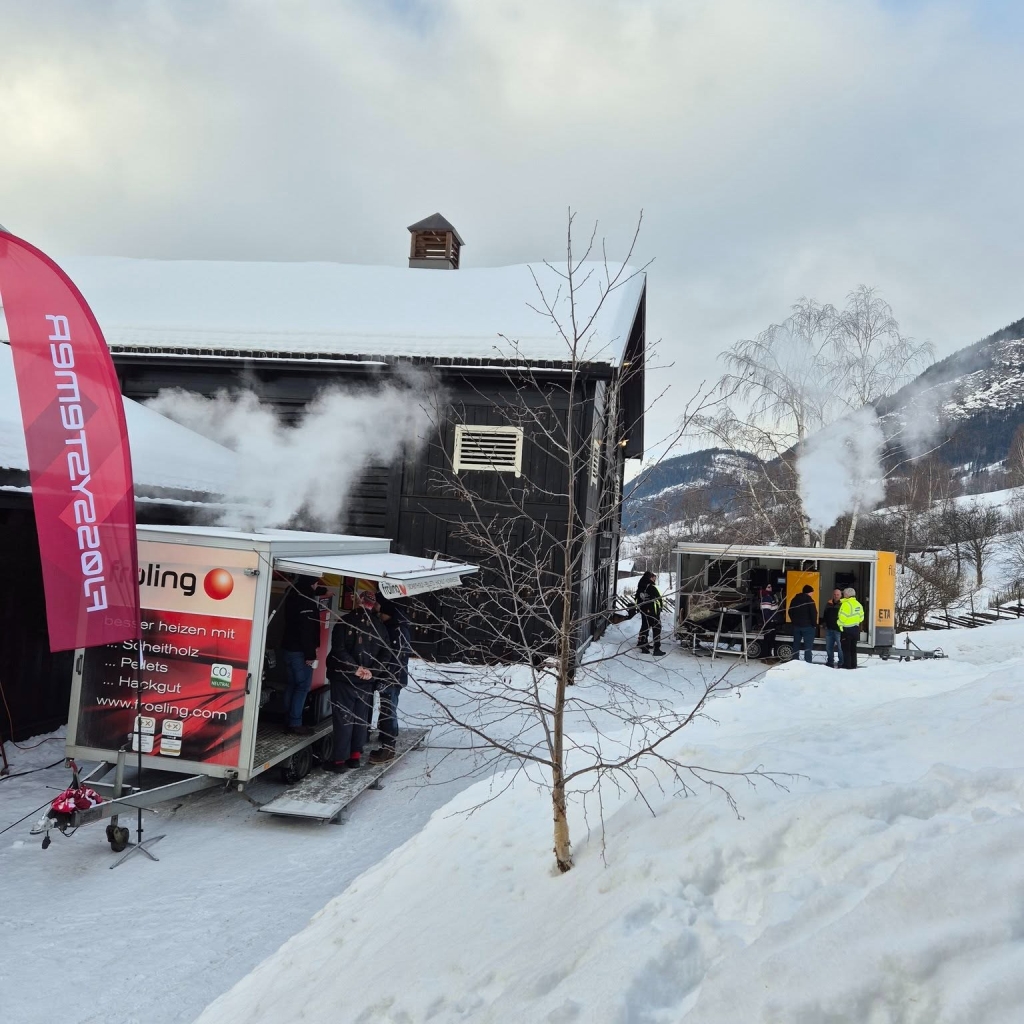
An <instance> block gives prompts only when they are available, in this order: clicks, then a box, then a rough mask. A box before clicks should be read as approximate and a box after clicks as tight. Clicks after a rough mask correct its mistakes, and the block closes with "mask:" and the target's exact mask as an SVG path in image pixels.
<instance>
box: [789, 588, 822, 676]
mask: <svg viewBox="0 0 1024 1024" xmlns="http://www.w3.org/2000/svg"><path fill="white" fill-rule="evenodd" d="M813 594H814V587H812V586H810V585H807V586H805V587H804V588H803V590H801V591H800V593H799V594H797V595H796V597H794V598H793V600H792V601H790V602H789V621H790V622H791V623H792V625H793V660H794V661H796V660H797V659H798V658H799V657H800V648H801V647H802V648H803V651H804V661H806V662H807V663H808V664H810V663H811V662H812V661H813V660H814V634H815V633H816V632H817V630H818V605H817V603H816V602H815V600H814V597H813Z"/></svg>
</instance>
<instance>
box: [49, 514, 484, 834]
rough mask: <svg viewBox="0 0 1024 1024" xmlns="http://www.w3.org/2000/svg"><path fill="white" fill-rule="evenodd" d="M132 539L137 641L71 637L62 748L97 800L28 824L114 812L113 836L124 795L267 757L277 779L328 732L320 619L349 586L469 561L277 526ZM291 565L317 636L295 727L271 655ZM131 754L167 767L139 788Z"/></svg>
mask: <svg viewBox="0 0 1024 1024" xmlns="http://www.w3.org/2000/svg"><path fill="white" fill-rule="evenodd" d="M138 553H139V593H140V603H141V609H142V616H141V621H140V623H139V624H138V626H139V633H140V635H141V642H139V641H135V640H128V641H124V642H123V643H118V644H110V645H107V646H105V647H96V648H89V649H85V650H79V651H77V652H76V653H75V659H74V667H73V678H72V686H71V705H70V709H69V718H68V732H67V744H66V753H67V757H68V758H69V759H74V760H75V761H97V762H99V767H98V768H96V769H94V770H93V771H92V772H91V773H90V774H89V775H88V776H83V777H82V779H81V781H82V782H83V784H86V783H87V784H88V786H89V787H91V788H93V789H94V790H96V791H97V792H98V793H99V794H100V795H101V796H102V797H103V801H102V802H101V803H98V804H96V805H95V806H94V807H91V808H88V809H85V810H82V811H80V812H76V813H75V814H74V815H73V816H72V817H71V818H70V819H69V820H68V821H66V822H61V823H60V824H54V823H53V822H52V821H51V823H50V824H49V825H47V823H46V821H45V819H44V820H43V821H41V822H40V824H39V825H37V826H36V829H35V830H34V831H37V832H38V831H44V830H46V829H47V828H50V827H61V826H64V827H67V828H73V827H77V826H78V825H82V824H87V823H88V822H90V821H96V820H100V819H103V818H107V817H112V816H113V817H114V825H113V828H112V827H110V826H108V828H107V839H108V840H109V841H110V843H111V846H112V847H113V848H115V849H122V848H123V847H124V846H125V845H127V840H128V833H127V830H126V829H119V828H118V827H117V825H116V815H117V814H118V813H119V812H124V811H125V810H126V809H128V808H136V807H140V806H141V807H151V806H153V804H154V803H156V802H158V801H160V800H165V799H171V798H177V797H180V796H182V795H183V794H186V793H190V792H195V791H197V790H200V789H204V788H207V787H210V786H215V785H225V786H230V787H232V788H236V789H238V790H242V789H244V787H245V785H246V784H247V783H249V782H250V781H252V780H253V779H255V778H256V777H257V776H259V775H261V774H262V773H264V772H266V771H268V770H269V769H271V768H275V767H277V768H279V769H280V770H281V773H282V775H283V777H284V779H285V781H288V782H297V781H298V780H300V779H301V778H302V777H303V776H305V775H306V774H307V773H308V772H309V770H310V768H311V767H312V766H313V764H314V763H315V760H316V758H317V757H318V756H320V757H323V756H326V751H327V749H328V747H329V744H330V739H331V721H330V700H329V688H328V686H327V680H326V660H327V653H328V650H329V646H330V633H331V627H332V625H333V624H334V622H336V621H337V619H338V617H339V616H340V615H343V614H344V613H345V611H346V610H347V608H349V607H352V605H353V604H354V595H355V593H356V592H357V591H358V590H359V589H361V588H377V589H379V590H380V592H381V594H382V595H384V596H385V597H388V598H389V599H392V600H402V599H404V598H409V597H414V596H416V595H419V594H424V593H428V592H431V591H436V590H441V589H444V588H448V587H455V586H459V585H460V583H461V581H462V577H463V576H465V575H466V574H469V573H473V572H476V571H477V567H476V566H473V565H466V564H460V563H455V562H448V561H444V560H442V559H439V558H416V557H412V556H407V555H400V554H396V553H394V552H392V551H391V550H390V541H388V540H383V539H378V538H370V537H357V536H347V535H342V534H327V533H303V532H298V531H290V530H270V529H267V530H256V531H252V532H244V531H235V530H230V529H224V528H219V527H193V526H140V527H139V528H138ZM296 576H307V577H313V578H314V579H316V580H318V581H319V587H318V592H317V596H316V598H315V600H316V601H317V612H316V614H317V615H319V619H320V646H319V649H318V651H317V658H316V660H315V661H314V662H313V670H314V675H313V684H312V688H311V691H310V695H309V697H308V699H307V702H306V706H305V708H304V712H303V723H304V725H305V728H304V729H303V730H302V732H303V733H304V734H301V735H300V734H296V733H295V732H294V731H289V730H286V729H285V722H284V720H283V711H284V708H283V691H284V688H285V685H286V680H285V673H284V666H283V665H282V664H281V662H280V659H278V658H277V657H276V648H277V647H278V644H279V642H280V636H281V630H282V626H283V623H282V620H283V616H278V614H277V613H278V611H279V610H280V608H281V607H282V604H283V601H284V598H285V596H286V595H287V593H288V591H289V589H290V588H291V587H292V586H293V583H292V581H293V580H294V578H295V577H296ZM132 625H133V626H134V623H133V624H132ZM136 766H141V770H142V771H143V772H147V773H149V772H153V773H155V772H159V773H168V772H170V773H174V774H175V775H177V776H180V777H179V778H176V779H171V781H166V780H167V776H166V775H164V774H161V775H159V776H157V778H159V779H160V780H161V782H160V783H159V784H158V785H156V786H154V787H151V788H149V789H145V790H143V789H142V788H141V787H140V785H139V781H138V780H135V782H134V783H133V784H132V785H131V786H129V785H128V784H127V783H126V781H125V772H126V770H131V769H132V768H135V767H136ZM111 773H113V779H112V781H108V776H110V775H111ZM151 777H152V776H151ZM76 778H77V775H76Z"/></svg>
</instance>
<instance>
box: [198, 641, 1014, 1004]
mask: <svg viewBox="0 0 1024 1024" xmlns="http://www.w3.org/2000/svg"><path fill="white" fill-rule="evenodd" d="M951 638H952V639H953V641H954V642H953V643H952V644H951V643H950V641H951ZM942 640H943V641H944V645H945V646H946V649H947V651H949V652H950V653H951V655H952V657H951V660H950V661H948V662H944V663H938V662H930V663H928V662H922V663H918V664H897V663H896V662H887V663H883V662H879V661H877V660H875V659H870V661H869V663H868V665H867V666H866V667H864V668H862V669H861V670H859V671H858V672H856V673H846V672H838V671H829V670H827V669H825V668H823V667H821V666H819V665H805V664H802V663H795V662H794V663H790V664H788V665H785V666H781V667H779V668H776V669H774V670H772V671H771V672H769V673H768V674H767V675H766V676H765V677H763V679H762V680H761V682H760V684H757V685H753V686H752V687H751V688H748V689H747V690H746V691H745V692H744V695H743V697H742V699H736V698H735V697H733V698H729V699H724V700H721V701H719V702H717V703H716V705H715V706H714V708H713V709H712V714H713V715H714V716H715V718H716V719H717V721H703V722H699V723H697V724H696V725H694V726H693V727H692V728H691V729H690V730H687V733H688V734H687V735H686V736H685V737H684V741H685V746H682V747H680V749H679V750H678V753H679V754H680V755H681V756H682V757H683V758H684V759H687V760H690V761H693V762H698V763H703V764H712V765H714V766H716V767H718V768H720V769H723V770H726V771H728V770H733V771H738V770H746V769H751V768H753V767H756V766H761V765H763V766H765V767H766V768H769V769H772V770H776V771H787V772H791V773H794V778H793V779H792V782H791V784H790V785H789V786H788V788H787V789H777V788H773V787H772V786H770V785H766V784H764V783H763V782H762V783H759V785H758V787H757V788H756V789H750V788H748V787H747V785H746V784H745V783H739V784H736V785H734V786H733V789H734V794H735V796H736V798H737V800H738V803H739V810H740V812H741V814H742V817H738V816H737V815H735V814H733V813H732V812H731V811H730V809H729V807H728V805H727V803H726V802H725V801H724V800H722V799H721V798H720V796H718V795H716V794H714V793H711V792H707V793H701V794H698V796H696V797H692V798H689V799H680V798H678V797H676V796H674V795H673V793H672V788H673V787H672V785H671V782H670V780H662V781H663V782H664V783H666V789H665V792H664V794H663V795H660V796H659V798H658V799H657V800H656V801H655V802H654V810H655V811H656V816H654V817H652V816H651V815H650V814H649V813H648V812H647V811H646V809H645V808H644V807H643V806H642V805H641V804H640V803H639V802H637V801H635V800H631V799H628V798H625V797H620V796H616V794H614V793H611V792H608V793H607V794H606V801H605V818H606V841H607V846H606V848H604V849H602V842H601V838H600V836H599V834H598V832H597V831H596V830H595V831H594V832H593V833H592V835H591V837H590V838H589V839H587V840H586V841H585V842H582V843H580V844H578V845H577V848H576V861H577V867H576V869H575V870H573V871H572V872H570V873H569V874H568V875H565V876H561V877H555V876H554V875H553V873H552V869H551V855H550V852H549V847H550V833H549V827H550V826H549V822H548V820H547V819H548V809H549V805H546V804H545V798H544V796H543V795H542V794H539V793H538V792H537V791H536V789H535V787H533V786H532V785H530V784H529V782H528V781H527V780H525V779H520V780H519V781H518V782H517V783H516V784H515V785H514V786H513V787H512V789H511V791H510V792H508V793H507V794H505V795H504V796H502V797H501V798H500V799H497V800H495V801H493V802H491V803H485V804H484V805H483V806H482V807H480V808H479V809H478V810H477V811H476V812H475V813H473V814H471V815H470V814H467V813H464V812H467V811H468V809H469V808H472V807H474V806H476V805H478V804H479V803H480V801H481V799H482V798H484V797H486V796H487V795H488V792H489V791H488V790H487V789H486V788H485V787H486V786H487V785H488V784H486V783H483V784H479V785H477V786H474V787H473V788H471V789H469V790H467V791H465V792H464V793H463V794H461V795H460V796H459V797H457V798H456V799H455V800H454V801H453V802H452V803H451V804H449V805H448V806H447V807H446V808H444V809H443V810H442V811H439V812H437V813H435V815H434V817H433V818H432V819H431V820H430V822H429V823H428V824H427V826H426V827H425V828H424V829H423V831H422V832H421V833H420V834H419V835H417V836H416V837H415V838H413V839H412V840H410V841H409V842H408V843H407V844H406V845H405V846H404V847H402V848H400V849H398V850H397V851H396V852H395V853H393V854H392V855H391V856H389V857H388V858H386V859H385V860H384V861H383V862H381V863H380V864H379V865H377V866H376V867H374V868H372V869H370V870H369V871H367V872H366V873H365V874H364V875H363V876H362V877H361V878H359V879H358V880H357V881H356V882H355V883H354V884H353V885H351V886H350V887H349V889H348V890H347V891H346V892H344V893H343V894H342V895H341V896H339V897H338V898H337V899H335V900H334V901H332V902H331V903H330V904H328V906H327V907H326V908H324V910H323V911H322V912H321V913H320V914H319V915H317V917H316V918H315V919H314V920H313V922H312V923H311V924H310V926H309V927H308V928H307V929H306V930H305V931H303V932H301V933H300V934H298V935H297V936H295V937H294V938H293V939H292V940H291V941H289V942H288V943H286V944H285V945H284V946H283V947H282V948H281V950H280V951H279V952H278V953H277V954H275V955H274V956H272V957H270V958H269V959H268V960H267V961H265V962H264V963H263V964H262V965H261V966H260V967H259V968H257V969H256V970H255V971H254V972H253V973H252V974H251V975H249V976H248V977H246V978H245V979H243V980H242V981H241V982H240V983H239V984H238V985H237V986H236V987H235V988H234V989H232V990H231V991H229V992H228V993H226V994H225V995H224V996H222V997H221V998H220V999H218V1000H217V1001H215V1002H214V1003H213V1004H212V1005H211V1006H210V1007H209V1008H208V1009H207V1010H206V1012H205V1013H204V1014H203V1015H202V1016H201V1018H200V1021H201V1024H236V1022H238V1024H241V1022H245V1024H286V1022H291V1021H294V1020H296V1019H300V1018H301V1019H302V1020H305V1021H310V1022H314V1024H320V1022H322V1024H335V1022H337V1021H339V1020H345V1021H358V1022H361V1024H370V1022H375V1024H397V1022H408V1024H411V1022H419V1021H445V1022H448V1021H461V1020H466V1021H470V1020H471V1021H474V1022H509V1021H517V1022H519V1021H529V1022H551V1024H557V1022H569V1021H580V1022H587V1024H604V1022H607V1024H612V1022H614V1024H640V1022H649V1024H654V1022H669V1021H671V1022H678V1021H686V1022H687V1024H691V1022H693V1024H696V1022H701V1024H704V1022H707V1024H712V1022H713V1024H734V1022H744V1024H754V1022H766V1024H767V1022H773V1024H811V1022H822V1024H825V1022H834V1024H838V1022H871V1024H883V1022H904V1024H915V1022H920V1024H953V1022H962V1024H988V1022H993V1024H995V1022H1006V1024H1010V1022H1017V1021H1020V1020H1022V1019H1024V927H1022V920H1024V918H1022V915H1021V911H1020V899H1019V893H1020V892H1021V891H1022V889H1024V857H1022V856H1021V855H1020V850H1021V848H1022V846H1024V814H1022V799H1024V769H1022V767H1021V762H1022V757H1021V754H1020V739H1019V737H1020V735H1021V732H1022V729H1024V684H1022V682H1021V679H1022V669H1024V656H1022V655H1021V654H1020V653H1019V651H1020V649H1021V647H1022V643H1024V623H1006V624H1000V625H996V626H992V627H989V628H986V629H983V630H976V631H971V632H968V633H965V634H950V633H947V634H943V636H942ZM672 663H674V666H673V667H674V671H675V672H676V673H677V674H678V675H682V674H683V673H685V672H687V671H688V670H689V667H690V666H692V664H693V662H692V661H690V660H688V659H684V658H682V657H681V656H678V655H677V656H674V657H673V658H672V660H671V662H670V665H671V664H672ZM723 781H724V782H728V780H727V779H723ZM655 793H656V795H657V791H655ZM576 810H577V817H576V820H575V822H574V827H575V834H576V835H577V836H583V835H584V822H583V821H582V820H581V819H580V815H579V808H577V809H576ZM590 825H592V826H593V825H595V822H594V821H593V820H591V821H590Z"/></svg>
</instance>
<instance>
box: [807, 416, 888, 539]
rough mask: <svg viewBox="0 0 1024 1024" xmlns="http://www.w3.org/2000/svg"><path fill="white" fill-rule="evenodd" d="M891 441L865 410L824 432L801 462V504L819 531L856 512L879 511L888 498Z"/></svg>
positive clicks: (814, 438)
mask: <svg viewBox="0 0 1024 1024" xmlns="http://www.w3.org/2000/svg"><path fill="white" fill-rule="evenodd" d="M884 443H885V438H884V436H883V434H882V427H881V424H880V423H879V421H878V416H877V414H876V413H875V410H874V408H873V407H871V406H865V407H864V408H863V409H859V410H858V411H857V412H854V413H850V414H849V415H848V416H844V417H843V418H842V419H840V420H836V421H835V422H834V423H831V424H829V425H828V426H827V427H825V428H823V429H822V430H819V431H818V432H817V433H816V434H814V435H813V436H812V437H811V438H810V439H809V440H808V441H807V443H806V444H805V445H804V447H803V449H802V451H801V452H800V455H799V456H798V458H797V472H798V473H799V475H800V498H801V500H802V501H803V505H804V511H805V512H806V513H807V516H808V518H809V519H810V521H811V525H812V526H813V527H814V528H815V529H816V530H819V531H822V532H823V531H824V530H825V529H827V528H828V527H829V526H831V525H832V524H833V523H834V522H835V521H836V520H837V519H838V518H839V517H840V516H841V515H842V514H843V513H844V512H850V511H852V510H853V509H854V508H855V507H859V508H862V509H865V510H868V509H873V508H874V507H875V506H876V505H878V503H879V502H880V501H881V500H882V499H883V498H884V497H885V485H884V481H883V473H882V469H881V466H880V463H879V456H880V453H881V451H882V448H883V445H884Z"/></svg>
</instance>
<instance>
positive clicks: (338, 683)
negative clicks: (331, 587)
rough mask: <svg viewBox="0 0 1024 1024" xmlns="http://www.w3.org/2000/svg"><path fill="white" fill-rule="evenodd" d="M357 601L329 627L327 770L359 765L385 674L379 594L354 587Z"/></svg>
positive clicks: (385, 651)
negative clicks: (331, 736) (330, 727)
mask: <svg viewBox="0 0 1024 1024" xmlns="http://www.w3.org/2000/svg"><path fill="white" fill-rule="evenodd" d="M357 601H358V604H359V606H358V607H357V608H356V609H355V610H354V611H352V612H351V613H349V614H348V615H346V616H345V618H343V619H341V620H340V621H339V622H338V623H337V625H336V626H335V627H334V629H333V630H331V652H330V654H329V655H328V656H327V678H328V680H329V681H330V684H331V724H332V725H333V727H334V749H333V751H332V758H331V760H330V761H325V762H324V766H323V767H324V769H325V770H326V771H329V772H343V771H346V770H347V769H349V768H359V767H360V766H361V765H362V763H363V760H362V759H363V747H364V746H365V745H366V739H367V736H368V735H369V732H370V718H371V716H372V714H373V693H374V690H376V689H377V688H378V687H379V686H381V685H384V684H385V682H386V680H387V665H388V638H387V634H386V633H385V632H384V624H383V623H382V622H381V621H380V616H379V615H378V614H377V594H376V592H375V591H373V590H361V591H359V592H358V596H357Z"/></svg>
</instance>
